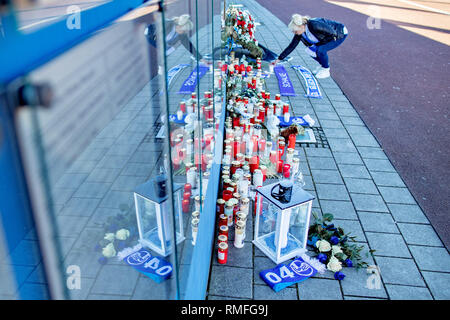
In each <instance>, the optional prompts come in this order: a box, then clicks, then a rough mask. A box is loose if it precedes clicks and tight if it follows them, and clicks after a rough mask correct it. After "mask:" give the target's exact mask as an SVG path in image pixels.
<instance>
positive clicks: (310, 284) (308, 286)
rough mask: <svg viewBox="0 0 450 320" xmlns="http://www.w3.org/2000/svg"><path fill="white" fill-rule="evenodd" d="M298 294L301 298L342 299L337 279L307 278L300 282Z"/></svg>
mask: <svg viewBox="0 0 450 320" xmlns="http://www.w3.org/2000/svg"><path fill="white" fill-rule="evenodd" d="M344 281H345V280H344ZM298 295H299V297H300V300H342V293H341V287H340V285H339V281H337V280H335V279H333V280H329V279H317V278H309V279H306V280H305V281H302V282H300V283H299V284H298Z"/></svg>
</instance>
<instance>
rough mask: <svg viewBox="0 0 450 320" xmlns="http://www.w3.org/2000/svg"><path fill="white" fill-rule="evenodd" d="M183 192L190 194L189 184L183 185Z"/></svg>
mask: <svg viewBox="0 0 450 320" xmlns="http://www.w3.org/2000/svg"><path fill="white" fill-rule="evenodd" d="M184 192H189V193H191V192H192V185H191V184H190V183H185V184H184Z"/></svg>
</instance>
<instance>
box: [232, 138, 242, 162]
mask: <svg viewBox="0 0 450 320" xmlns="http://www.w3.org/2000/svg"><path fill="white" fill-rule="evenodd" d="M233 147H234V148H233V158H234V159H236V155H237V154H238V153H240V152H241V144H240V142H239V140H234V146H233Z"/></svg>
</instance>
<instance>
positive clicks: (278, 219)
mask: <svg viewBox="0 0 450 320" xmlns="http://www.w3.org/2000/svg"><path fill="white" fill-rule="evenodd" d="M278 185H279V184H278V183H274V184H270V185H266V186H264V187H260V188H257V189H256V194H257V197H256V199H257V200H256V212H260V214H256V222H255V234H254V240H253V244H254V245H255V246H256V247H258V248H259V249H260V250H261V251H262V252H263V253H264V254H265V255H267V256H268V257H269V258H270V259H271V260H272V261H273V262H275V263H276V264H279V263H282V262H284V261H286V260H289V259H291V258H293V257H295V256H297V255H300V254H302V253H304V252H306V244H307V239H308V229H309V220H310V216H311V209H312V202H313V200H314V197H313V196H312V195H311V194H309V193H308V192H306V191H304V190H303V189H301V188H296V187H295V186H294V188H293V190H292V195H291V199H290V201H289V202H287V203H283V202H280V201H279V200H277V199H275V198H274V197H273V196H272V191H273V190H274V189H275V187H277V186H278Z"/></svg>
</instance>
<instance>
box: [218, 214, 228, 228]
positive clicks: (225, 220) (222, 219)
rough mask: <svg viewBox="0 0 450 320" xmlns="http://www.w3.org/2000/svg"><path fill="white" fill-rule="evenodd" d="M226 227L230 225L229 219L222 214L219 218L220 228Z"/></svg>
mask: <svg viewBox="0 0 450 320" xmlns="http://www.w3.org/2000/svg"><path fill="white" fill-rule="evenodd" d="M226 225H228V217H227V216H226V215H225V214H224V213H221V214H220V216H219V227H220V226H226Z"/></svg>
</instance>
